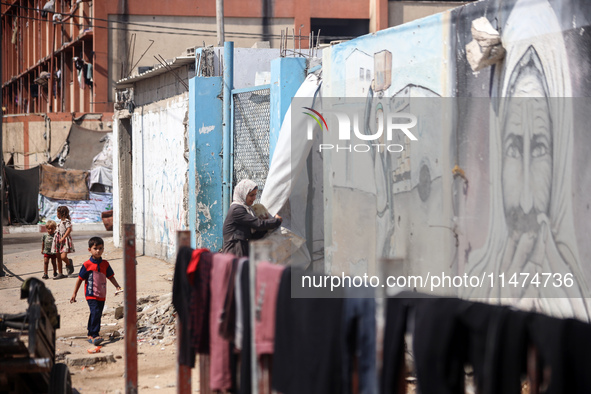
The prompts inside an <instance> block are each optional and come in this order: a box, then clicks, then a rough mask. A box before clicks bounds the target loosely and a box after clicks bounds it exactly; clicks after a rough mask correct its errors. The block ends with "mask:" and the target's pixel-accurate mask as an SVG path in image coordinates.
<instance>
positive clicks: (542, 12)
mask: <svg viewBox="0 0 591 394" xmlns="http://www.w3.org/2000/svg"><path fill="white" fill-rule="evenodd" d="M501 32H502V41H503V46H504V47H505V49H506V51H507V53H506V56H505V60H504V62H503V63H502V64H500V65H498V66H497V67H496V70H495V74H494V79H493V85H492V89H491V96H492V98H491V107H492V110H491V118H490V182H491V198H490V205H489V206H490V212H489V229H488V238H487V241H486V243H485V245H484V247H483V248H481V249H479V250H476V251H474V252H473V253H471V255H470V257H469V265H468V267H467V268H468V270H469V271H470V273H471V274H478V273H482V272H487V273H491V272H494V274H495V275H497V277H498V275H499V274H500V273H505V277H506V278H510V277H511V276H512V275H513V274H514V273H517V276H518V277H519V276H520V273H529V274H530V275H531V276H532V277H533V275H535V274H536V273H539V275H542V273H560V274H562V277H563V278H564V275H565V274H571V275H572V276H573V278H574V285H573V286H572V287H570V288H568V287H566V286H562V287H558V288H554V287H551V286H549V287H544V289H543V290H541V289H540V288H536V287H533V286H530V287H528V288H527V290H526V289H524V288H523V287H521V286H516V287H513V286H505V288H501V287H500V286H495V288H494V289H493V290H490V289H489V290H487V291H486V292H485V291H484V289H483V290H472V293H471V294H470V296H472V297H474V296H476V297H482V298H488V299H491V300H499V301H501V302H509V303H513V304H515V305H517V306H520V307H523V308H527V309H534V310H538V311H541V312H545V313H549V314H551V315H553V316H557V317H573V316H574V317H578V318H580V319H583V320H588V319H589V311H588V309H587V306H586V304H585V300H584V299H583V298H582V297H583V294H587V292H586V291H585V290H586V283H585V282H584V277H583V275H582V273H581V268H580V265H579V264H580V259H579V253H578V249H577V245H576V237H575V227H574V221H573V209H572V194H571V179H572V152H573V110H572V107H571V105H570V102H569V100H568V99H564V98H565V97H571V96H572V92H571V79H570V73H569V67H568V58H567V53H566V48H565V44H564V39H563V36H562V29H561V27H560V25H559V23H558V20H557V18H556V15H555V14H554V11H553V10H552V8H551V7H550V5H549V3H548V2H547V1H539V0H526V1H525V0H520V1H518V2H517V3H516V4H515V6H514V8H513V10H512V11H511V14H510V15H509V18H508V19H507V22H506V23H505V25H504V27H503V29H502V31H501ZM522 279H523V277H522V276H521V277H519V280H520V281H521V280H522ZM540 279H541V277H540ZM505 280H506V281H507V280H508V279H505ZM479 291H482V292H481V293H479Z"/></svg>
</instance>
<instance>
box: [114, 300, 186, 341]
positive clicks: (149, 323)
mask: <svg viewBox="0 0 591 394" xmlns="http://www.w3.org/2000/svg"><path fill="white" fill-rule="evenodd" d="M120 332H121V335H124V330H123V329H121V330H120ZM137 339H138V343H139V344H140V345H142V344H144V343H149V344H150V345H162V346H168V345H172V344H173V343H174V342H175V341H176V325H175V315H174V307H173V305H172V293H167V294H163V295H162V296H160V297H159V296H148V297H143V298H140V299H138V301H137Z"/></svg>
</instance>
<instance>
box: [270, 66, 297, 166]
mask: <svg viewBox="0 0 591 394" xmlns="http://www.w3.org/2000/svg"><path fill="white" fill-rule="evenodd" d="M305 78H306V59H305V58H301V57H300V58H298V57H293V58H290V57H286V58H278V59H275V60H273V61H272V62H271V131H270V132H271V135H270V136H269V165H271V160H272V159H273V152H274V151H275V146H276V145H277V139H278V138H279V131H280V130H281V125H282V124H283V118H285V114H286V113H287V110H288V109H289V106H290V105H291V99H292V97H293V96H295V94H296V92H297V91H298V88H299V87H300V85H301V84H302V83H303V82H304V79H305Z"/></svg>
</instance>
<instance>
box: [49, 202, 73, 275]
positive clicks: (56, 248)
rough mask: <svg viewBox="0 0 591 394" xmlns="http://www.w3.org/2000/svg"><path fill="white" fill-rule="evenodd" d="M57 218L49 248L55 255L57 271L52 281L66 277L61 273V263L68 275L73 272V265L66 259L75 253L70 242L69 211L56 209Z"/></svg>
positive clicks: (65, 208) (62, 208)
mask: <svg viewBox="0 0 591 394" xmlns="http://www.w3.org/2000/svg"><path fill="white" fill-rule="evenodd" d="M57 218H58V219H61V222H60V224H59V225H58V226H57V232H56V234H55V236H54V237H53V245H52V246H51V251H52V253H57V270H58V272H59V274H58V275H57V276H56V277H54V278H53V279H61V278H65V277H66V276H65V275H64V274H63V271H62V261H63V262H64V263H66V269H67V270H68V275H71V274H72V273H73V272H74V264H72V262H70V260H69V259H68V253H72V252H75V251H76V250H75V249H74V243H73V242H72V236H71V234H72V220H71V219H70V210H69V209H68V207H66V206H65V205H61V206H59V207H58V208H57Z"/></svg>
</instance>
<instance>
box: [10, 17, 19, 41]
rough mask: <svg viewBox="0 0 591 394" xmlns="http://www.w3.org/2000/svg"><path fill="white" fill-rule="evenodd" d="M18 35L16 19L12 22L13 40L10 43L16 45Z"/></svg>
mask: <svg viewBox="0 0 591 394" xmlns="http://www.w3.org/2000/svg"><path fill="white" fill-rule="evenodd" d="M17 34H18V19H17V18H14V21H13V22H12V39H11V40H10V42H11V43H12V44H13V45H16V37H17Z"/></svg>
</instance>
